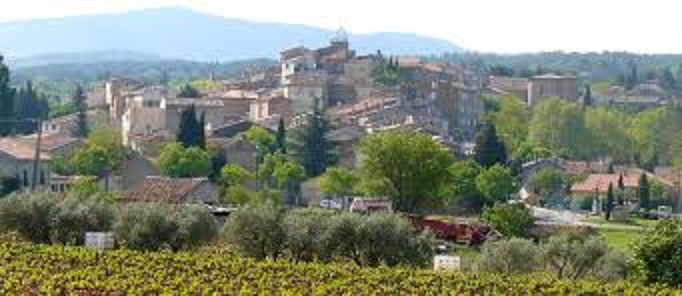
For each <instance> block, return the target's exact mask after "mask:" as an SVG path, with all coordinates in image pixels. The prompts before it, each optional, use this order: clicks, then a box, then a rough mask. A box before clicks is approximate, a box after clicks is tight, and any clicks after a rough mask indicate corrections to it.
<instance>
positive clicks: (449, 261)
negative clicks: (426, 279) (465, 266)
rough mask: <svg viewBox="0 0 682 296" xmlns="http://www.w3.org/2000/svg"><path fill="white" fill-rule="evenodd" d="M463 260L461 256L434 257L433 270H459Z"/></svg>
mask: <svg viewBox="0 0 682 296" xmlns="http://www.w3.org/2000/svg"><path fill="white" fill-rule="evenodd" d="M461 266H462V259H461V258H460V257H459V256H449V255H436V256H434V257H433V269H435V270H459V269H460V267H461Z"/></svg>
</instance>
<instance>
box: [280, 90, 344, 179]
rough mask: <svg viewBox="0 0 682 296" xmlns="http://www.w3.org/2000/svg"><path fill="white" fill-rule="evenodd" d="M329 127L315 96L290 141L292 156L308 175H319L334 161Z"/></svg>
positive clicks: (334, 156)
mask: <svg viewBox="0 0 682 296" xmlns="http://www.w3.org/2000/svg"><path fill="white" fill-rule="evenodd" d="M330 129H331V125H330V123H329V120H328V119H327V118H326V117H325V115H324V112H323V111H322V110H321V109H320V100H319V99H317V98H316V99H315V101H314V104H313V112H312V113H311V114H307V115H306V118H305V121H304V123H303V124H302V125H301V126H300V127H298V128H297V129H296V130H295V133H294V134H293V135H294V139H293V141H292V143H291V144H292V147H291V148H292V150H293V151H292V153H293V156H294V158H295V159H296V160H297V161H298V162H299V163H300V164H301V165H303V167H304V168H305V171H306V174H307V175H308V176H310V177H315V176H319V175H320V174H322V173H324V171H325V170H326V169H327V167H328V166H330V165H332V164H334V162H336V155H335V153H334V144H333V143H332V142H331V141H329V139H328V138H327V134H328V133H329V130H330Z"/></svg>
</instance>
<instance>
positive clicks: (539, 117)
mask: <svg viewBox="0 0 682 296" xmlns="http://www.w3.org/2000/svg"><path fill="white" fill-rule="evenodd" d="M528 140H529V142H530V143H531V144H533V145H535V146H538V147H545V148H548V149H550V151H552V152H554V153H553V154H555V155H559V156H566V157H571V158H578V159H585V158H588V157H589V156H590V155H591V152H590V149H589V147H590V143H591V142H590V140H591V134H590V132H589V129H588V128H587V127H586V126H585V118H584V114H583V110H582V108H579V107H578V106H577V105H576V104H573V103H569V102H565V101H562V100H560V99H558V98H549V99H546V100H544V101H542V102H540V103H539V104H538V105H536V106H535V108H533V116H532V119H531V121H530V126H529V129H528Z"/></svg>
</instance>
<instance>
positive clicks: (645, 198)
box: [638, 174, 651, 210]
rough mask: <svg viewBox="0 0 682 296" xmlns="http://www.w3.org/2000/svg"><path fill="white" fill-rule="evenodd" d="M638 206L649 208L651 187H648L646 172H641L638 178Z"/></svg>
mask: <svg viewBox="0 0 682 296" xmlns="http://www.w3.org/2000/svg"><path fill="white" fill-rule="evenodd" d="M638 195H639V207H640V208H642V209H645V210H648V209H649V202H650V199H651V189H650V187H649V179H648V178H647V176H646V174H642V176H641V177H640V178H639V194H638Z"/></svg>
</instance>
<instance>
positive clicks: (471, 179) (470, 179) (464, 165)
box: [442, 159, 485, 212]
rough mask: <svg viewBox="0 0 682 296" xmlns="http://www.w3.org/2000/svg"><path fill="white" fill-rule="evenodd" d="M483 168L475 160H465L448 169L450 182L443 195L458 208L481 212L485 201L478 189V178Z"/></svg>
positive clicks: (444, 188)
mask: <svg viewBox="0 0 682 296" xmlns="http://www.w3.org/2000/svg"><path fill="white" fill-rule="evenodd" d="M481 170H482V168H481V166H480V165H479V164H478V163H477V162H476V161H474V160H471V159H469V160H464V161H459V162H456V163H455V164H453V165H452V166H450V167H449V168H448V177H449V178H448V180H447V183H446V185H445V186H444V187H443V192H442V194H443V195H444V196H445V197H446V198H448V199H449V200H450V201H451V202H454V203H455V204H456V205H457V206H460V207H463V208H465V209H469V210H473V211H475V212H478V211H480V210H481V209H482V208H483V206H484V205H485V199H484V197H483V195H482V194H481V192H480V191H478V188H477V187H476V177H478V175H479V174H480V173H481Z"/></svg>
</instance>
